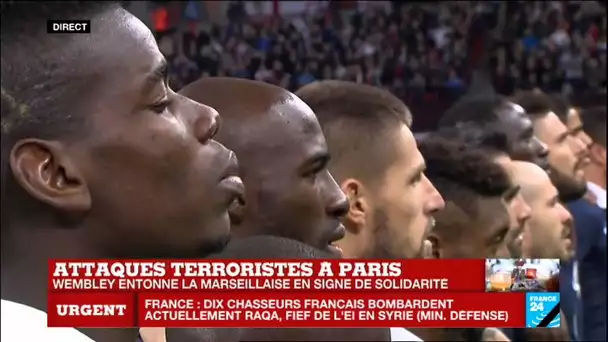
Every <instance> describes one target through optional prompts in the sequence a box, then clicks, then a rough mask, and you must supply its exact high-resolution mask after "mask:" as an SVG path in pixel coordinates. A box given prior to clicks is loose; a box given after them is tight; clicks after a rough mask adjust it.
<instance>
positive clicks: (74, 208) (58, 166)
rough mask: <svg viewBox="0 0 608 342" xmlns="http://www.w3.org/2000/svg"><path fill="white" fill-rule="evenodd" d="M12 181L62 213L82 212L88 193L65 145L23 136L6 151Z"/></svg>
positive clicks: (89, 205)
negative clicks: (7, 152)
mask: <svg viewBox="0 0 608 342" xmlns="http://www.w3.org/2000/svg"><path fill="white" fill-rule="evenodd" d="M10 167H11V170H12V175H13V177H14V178H15V180H16V182H17V183H18V184H19V185H20V186H21V187H22V188H23V189H24V190H25V191H26V192H27V193H28V194H29V195H30V196H31V197H33V198H35V199H37V200H38V201H40V202H43V203H45V204H47V205H49V206H51V207H53V208H56V209H57V210H59V211H61V212H64V213H71V214H76V213H83V212H86V211H88V210H89V209H90V207H91V196H90V193H89V189H88V187H87V184H86V182H85V179H84V177H83V175H82V174H81V172H80V170H79V169H78V167H77V164H76V163H75V160H74V159H73V158H72V156H71V155H70V153H68V150H67V148H66V146H65V145H63V144H61V143H60V142H57V141H48V140H40V139H23V140H20V141H18V142H17V143H16V144H15V145H14V146H13V148H12V150H11V154H10Z"/></svg>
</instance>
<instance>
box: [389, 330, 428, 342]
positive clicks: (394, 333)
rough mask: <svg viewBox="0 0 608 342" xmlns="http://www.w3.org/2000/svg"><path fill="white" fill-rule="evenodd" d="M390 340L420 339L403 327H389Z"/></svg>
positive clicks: (399, 341) (400, 341)
mask: <svg viewBox="0 0 608 342" xmlns="http://www.w3.org/2000/svg"><path fill="white" fill-rule="evenodd" d="M391 341H392V342H405V341H421V342H424V341H422V339H420V337H418V336H416V335H414V334H412V333H411V332H410V331H409V330H407V329H405V328H391Z"/></svg>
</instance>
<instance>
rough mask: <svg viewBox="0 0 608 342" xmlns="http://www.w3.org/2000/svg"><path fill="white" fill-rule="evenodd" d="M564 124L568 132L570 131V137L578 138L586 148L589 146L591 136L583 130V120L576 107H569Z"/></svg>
mask: <svg viewBox="0 0 608 342" xmlns="http://www.w3.org/2000/svg"><path fill="white" fill-rule="evenodd" d="M566 126H567V127H568V132H570V135H572V137H574V138H576V139H578V140H580V141H581V143H582V144H583V145H585V146H586V147H587V148H589V146H591V143H592V141H591V138H590V137H589V136H588V135H587V133H585V131H584V130H583V122H582V121H581V116H580V114H579V112H578V110H577V109H575V108H570V111H569V112H568V119H567V121H566Z"/></svg>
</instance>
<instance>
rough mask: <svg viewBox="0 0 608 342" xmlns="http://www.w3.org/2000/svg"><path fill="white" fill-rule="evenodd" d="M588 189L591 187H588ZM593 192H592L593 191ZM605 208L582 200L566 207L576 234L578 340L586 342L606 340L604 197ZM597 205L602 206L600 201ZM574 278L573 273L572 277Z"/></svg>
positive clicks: (604, 194)
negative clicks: (578, 291)
mask: <svg viewBox="0 0 608 342" xmlns="http://www.w3.org/2000/svg"><path fill="white" fill-rule="evenodd" d="M590 189H591V186H590ZM594 192H595V191H594ZM595 194H596V196H598V198H601V196H603V205H604V208H601V207H600V206H599V205H597V204H594V203H591V202H589V201H588V200H586V199H581V200H578V201H574V202H571V203H568V209H569V210H570V213H571V214H572V217H573V218H574V224H575V230H576V232H575V233H576V257H575V263H576V264H578V283H579V284H580V290H581V299H582V300H581V303H580V304H581V310H582V312H581V315H580V316H581V317H580V318H581V319H580V320H579V323H580V325H579V335H580V336H579V338H580V339H584V340H589V341H605V340H606V267H607V263H606V208H605V198H606V193H605V192H604V193H603V194H601V193H599V194H598V193H595ZM598 204H602V201H601V200H599V201H598ZM574 275H575V276H576V273H575V274H574Z"/></svg>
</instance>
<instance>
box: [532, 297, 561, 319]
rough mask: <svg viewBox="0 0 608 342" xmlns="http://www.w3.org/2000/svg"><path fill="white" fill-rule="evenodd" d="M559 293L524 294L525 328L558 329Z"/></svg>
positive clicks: (559, 317) (559, 316)
mask: <svg viewBox="0 0 608 342" xmlns="http://www.w3.org/2000/svg"><path fill="white" fill-rule="evenodd" d="M560 322H561V315H560V306H559V293H557V292H529V293H526V328H559V326H560Z"/></svg>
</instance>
